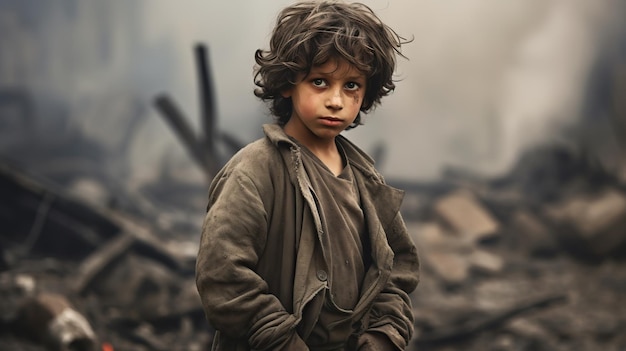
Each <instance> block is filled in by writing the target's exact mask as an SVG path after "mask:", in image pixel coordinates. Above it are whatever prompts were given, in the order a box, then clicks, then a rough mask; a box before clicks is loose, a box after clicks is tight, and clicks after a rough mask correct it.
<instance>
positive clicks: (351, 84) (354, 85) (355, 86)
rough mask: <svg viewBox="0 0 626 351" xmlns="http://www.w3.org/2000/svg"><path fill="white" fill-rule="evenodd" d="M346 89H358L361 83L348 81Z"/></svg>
mask: <svg viewBox="0 0 626 351" xmlns="http://www.w3.org/2000/svg"><path fill="white" fill-rule="evenodd" d="M346 89H348V90H358V89H359V83H355V82H348V83H346Z"/></svg>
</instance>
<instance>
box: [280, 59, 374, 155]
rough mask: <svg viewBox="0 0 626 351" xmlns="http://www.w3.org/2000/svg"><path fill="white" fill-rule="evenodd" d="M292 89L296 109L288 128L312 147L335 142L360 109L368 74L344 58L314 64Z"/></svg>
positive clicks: (289, 131)
mask: <svg viewBox="0 0 626 351" xmlns="http://www.w3.org/2000/svg"><path fill="white" fill-rule="evenodd" d="M297 82H298V83H296V84H295V85H294V86H293V87H292V88H291V89H289V90H287V91H285V92H283V96H284V97H285V98H289V97H291V101H292V103H293V111H292V114H291V118H290V119H289V121H288V122H287V124H286V125H285V132H286V133H287V134H288V135H291V136H292V137H294V138H296V139H297V140H298V141H300V142H301V143H303V144H304V145H307V146H308V147H309V148H310V147H312V146H313V147H314V146H323V145H325V144H327V143H328V142H333V143H334V139H335V137H336V136H337V135H339V133H341V132H342V131H343V130H344V129H346V128H347V127H348V126H350V124H352V122H354V120H355V119H356V116H357V115H358V113H359V110H360V108H361V105H362V103H363V97H364V96H365V88H366V86H365V85H366V83H367V79H366V77H365V75H364V74H363V73H362V72H361V71H359V70H358V69H356V68H354V67H353V66H352V65H350V64H349V63H348V62H346V61H345V60H342V59H335V60H329V61H328V62H326V63H325V64H323V65H320V66H314V67H313V68H312V69H311V72H310V73H309V74H308V75H307V76H305V75H304V74H302V75H301V76H299V77H298V80H297Z"/></svg>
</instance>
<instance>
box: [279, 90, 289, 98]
mask: <svg viewBox="0 0 626 351" xmlns="http://www.w3.org/2000/svg"><path fill="white" fill-rule="evenodd" d="M291 94H292V88H289V89H285V90H283V91H281V92H280V95H281V96H282V97H283V98H285V99H289V98H290V97H291Z"/></svg>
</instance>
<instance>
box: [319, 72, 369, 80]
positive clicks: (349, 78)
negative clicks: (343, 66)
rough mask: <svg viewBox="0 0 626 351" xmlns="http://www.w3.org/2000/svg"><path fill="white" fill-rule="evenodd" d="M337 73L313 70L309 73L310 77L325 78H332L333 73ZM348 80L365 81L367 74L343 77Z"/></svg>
mask: <svg viewBox="0 0 626 351" xmlns="http://www.w3.org/2000/svg"><path fill="white" fill-rule="evenodd" d="M335 72H336V71H331V72H324V71H320V70H315V69H312V70H311V72H309V74H308V76H311V75H319V76H324V77H328V76H332V75H333V73H335ZM342 78H344V79H346V80H365V79H366V77H365V74H360V75H359V74H355V75H351V76H347V77H342Z"/></svg>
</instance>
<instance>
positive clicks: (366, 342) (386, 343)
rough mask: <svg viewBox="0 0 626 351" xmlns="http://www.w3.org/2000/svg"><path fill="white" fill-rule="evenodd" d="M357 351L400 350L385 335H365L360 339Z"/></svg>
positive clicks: (374, 333)
mask: <svg viewBox="0 0 626 351" xmlns="http://www.w3.org/2000/svg"><path fill="white" fill-rule="evenodd" d="M357 351H398V348H397V347H396V346H395V345H394V344H393V343H392V342H391V340H389V338H388V337H387V335H385V334H383V333H376V332H373V333H364V334H363V335H361V337H359V342H358V345H357Z"/></svg>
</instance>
